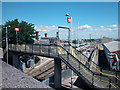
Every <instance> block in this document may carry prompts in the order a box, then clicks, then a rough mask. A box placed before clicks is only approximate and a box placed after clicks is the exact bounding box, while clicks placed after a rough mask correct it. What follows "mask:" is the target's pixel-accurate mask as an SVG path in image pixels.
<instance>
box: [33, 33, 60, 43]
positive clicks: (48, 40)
mask: <svg viewBox="0 0 120 90" xmlns="http://www.w3.org/2000/svg"><path fill="white" fill-rule="evenodd" d="M58 42H59V43H60V39H59V36H58V32H57V36H56V37H47V33H45V37H41V39H40V40H36V41H34V44H58Z"/></svg>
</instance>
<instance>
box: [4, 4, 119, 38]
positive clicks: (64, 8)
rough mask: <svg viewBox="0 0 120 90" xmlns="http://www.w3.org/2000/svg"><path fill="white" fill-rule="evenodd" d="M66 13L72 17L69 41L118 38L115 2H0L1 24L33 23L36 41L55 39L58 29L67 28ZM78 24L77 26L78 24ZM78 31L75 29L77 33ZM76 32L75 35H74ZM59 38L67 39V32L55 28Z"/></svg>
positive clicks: (116, 5) (116, 6)
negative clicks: (59, 27)
mask: <svg viewBox="0 0 120 90" xmlns="http://www.w3.org/2000/svg"><path fill="white" fill-rule="evenodd" d="M66 13H69V14H70V17H72V21H73V22H72V30H71V38H72V39H76V38H77V35H78V38H79V39H88V38H90V34H91V37H92V38H94V39H98V38H102V37H104V36H106V37H110V38H118V3H117V2H3V3H2V23H3V24H4V22H5V21H8V20H14V19H18V20H19V21H21V20H23V21H27V22H28V23H33V24H34V26H35V29H36V31H39V34H40V38H41V37H44V33H48V37H56V32H57V31H58V26H66V27H69V26H70V24H69V23H67V17H66V16H65V14H66ZM78 23H79V25H78ZM78 29H79V30H78ZM77 33H78V34H77ZM59 36H60V39H67V38H68V30H65V29H64V30H63V29H59Z"/></svg>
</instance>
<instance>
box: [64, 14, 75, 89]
mask: <svg viewBox="0 0 120 90" xmlns="http://www.w3.org/2000/svg"><path fill="white" fill-rule="evenodd" d="M65 16H67V22H68V23H70V26H69V27H70V29H69V36H68V37H69V53H70V41H71V43H72V34H71V35H70V31H71V32H72V17H68V16H70V15H69V14H68V13H67V14H66V15H65ZM70 36H71V40H70ZM71 53H72V52H71ZM72 79H73V71H72V73H71V88H73V81H72Z"/></svg>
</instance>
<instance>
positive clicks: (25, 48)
mask: <svg viewBox="0 0 120 90" xmlns="http://www.w3.org/2000/svg"><path fill="white" fill-rule="evenodd" d="M25 52H26V44H25Z"/></svg>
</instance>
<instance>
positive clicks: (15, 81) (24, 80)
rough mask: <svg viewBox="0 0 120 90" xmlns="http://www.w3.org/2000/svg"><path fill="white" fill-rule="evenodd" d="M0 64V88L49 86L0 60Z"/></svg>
mask: <svg viewBox="0 0 120 90" xmlns="http://www.w3.org/2000/svg"><path fill="white" fill-rule="evenodd" d="M0 64H1V65H2V67H0V75H1V74H2V78H0V79H2V80H0V81H2V83H0V88H1V87H2V88H44V89H45V88H46V89H48V88H50V87H49V86H47V85H45V84H43V83H41V82H39V81H38V80H36V79H34V78H32V77H30V76H28V75H27V74H25V73H23V72H22V71H20V70H18V69H16V68H14V67H12V66H10V65H8V64H7V63H5V62H3V61H2V60H0ZM1 70H2V71H1Z"/></svg>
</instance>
